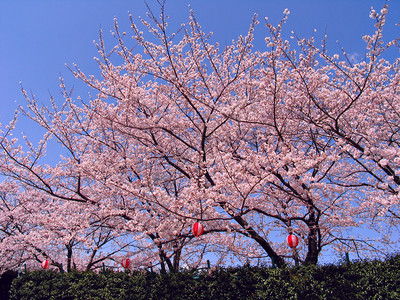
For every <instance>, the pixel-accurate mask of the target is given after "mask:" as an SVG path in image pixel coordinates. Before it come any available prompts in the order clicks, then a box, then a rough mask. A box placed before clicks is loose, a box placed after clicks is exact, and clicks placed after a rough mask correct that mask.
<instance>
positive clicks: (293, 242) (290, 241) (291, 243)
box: [286, 234, 299, 248]
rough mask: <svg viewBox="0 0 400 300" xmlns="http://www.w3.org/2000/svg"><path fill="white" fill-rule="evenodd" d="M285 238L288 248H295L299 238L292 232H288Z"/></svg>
mask: <svg viewBox="0 0 400 300" xmlns="http://www.w3.org/2000/svg"><path fill="white" fill-rule="evenodd" d="M286 240H287V243H288V245H289V247H290V248H296V247H297V245H298V244H299V238H298V237H297V236H295V235H294V234H289V236H288V237H287V239H286Z"/></svg>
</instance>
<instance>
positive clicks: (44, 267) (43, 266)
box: [42, 259, 50, 270]
mask: <svg viewBox="0 0 400 300" xmlns="http://www.w3.org/2000/svg"><path fill="white" fill-rule="evenodd" d="M49 266H50V263H49V261H48V260H47V259H46V260H44V261H42V269H44V270H46V269H48V268H49Z"/></svg>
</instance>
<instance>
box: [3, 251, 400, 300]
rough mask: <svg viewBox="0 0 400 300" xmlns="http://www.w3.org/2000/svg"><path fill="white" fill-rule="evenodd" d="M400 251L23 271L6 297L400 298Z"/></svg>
mask: <svg viewBox="0 0 400 300" xmlns="http://www.w3.org/2000/svg"><path fill="white" fill-rule="evenodd" d="M399 270H400V256H395V257H392V258H390V259H388V260H386V261H383V262H382V261H364V262H354V263H351V264H350V265H336V266H335V265H329V266H322V267H315V266H308V267H297V268H287V269H271V268H258V267H251V266H243V267H238V268H220V269H217V270H216V271H214V272H213V273H212V274H211V275H210V274H207V272H205V271H204V272H200V273H198V272H197V271H192V272H180V273H174V274H155V273H151V272H145V273H142V272H132V273H126V272H118V273H113V272H110V271H108V272H106V273H105V274H103V273H100V274H95V273H92V272H77V271H74V272H70V273H65V274H61V273H57V272H52V271H34V272H28V273H27V274H24V275H22V276H20V277H19V278H17V279H15V280H14V281H13V284H12V287H11V290H10V299H186V300H187V299H346V300H348V299H400V271H399Z"/></svg>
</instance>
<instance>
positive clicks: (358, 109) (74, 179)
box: [0, 3, 400, 272]
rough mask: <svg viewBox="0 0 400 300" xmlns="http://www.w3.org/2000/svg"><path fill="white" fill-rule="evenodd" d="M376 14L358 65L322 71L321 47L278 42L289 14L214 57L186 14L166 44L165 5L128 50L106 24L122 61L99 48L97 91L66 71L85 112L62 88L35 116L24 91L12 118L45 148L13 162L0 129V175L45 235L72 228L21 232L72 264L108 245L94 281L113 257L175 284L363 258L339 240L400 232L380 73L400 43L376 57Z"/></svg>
mask: <svg viewBox="0 0 400 300" xmlns="http://www.w3.org/2000/svg"><path fill="white" fill-rule="evenodd" d="M149 10H150V9H149ZM386 14H387V6H384V7H383V9H382V11H381V12H380V13H377V12H376V11H373V10H372V12H371V18H372V19H374V20H375V21H376V25H375V27H376V31H375V33H374V34H373V35H372V36H365V37H364V39H365V41H366V43H367V53H366V59H365V60H363V61H361V62H359V63H352V62H351V61H347V60H341V59H340V57H339V56H337V55H332V56H331V55H329V54H328V52H327V51H326V48H325V40H324V41H323V43H322V46H321V47H318V46H316V43H315V41H314V38H310V39H300V38H297V37H295V36H294V38H295V39H294V40H295V41H296V40H297V45H295V46H292V45H291V44H290V42H289V41H287V40H285V39H284V38H283V34H282V30H283V27H284V23H285V21H286V19H287V17H288V15H289V11H288V10H285V12H284V17H283V19H282V21H281V22H280V23H279V24H278V25H277V26H273V25H271V24H269V23H268V22H266V30H267V38H266V39H265V40H266V47H267V50H265V51H256V50H254V49H253V46H252V42H253V39H254V28H255V26H256V25H257V24H258V21H257V18H256V16H255V17H254V18H253V20H252V22H251V24H250V28H249V31H248V33H247V35H246V36H239V38H238V39H237V41H233V42H232V44H231V45H228V46H226V47H224V48H221V47H220V45H219V44H218V43H212V42H211V40H212V37H211V35H210V34H205V33H204V32H203V31H202V30H201V27H200V25H199V23H198V22H197V20H196V18H195V15H194V13H193V12H192V13H191V14H190V18H189V21H188V22H187V23H186V24H183V25H182V26H181V27H179V28H178V30H177V31H176V32H175V33H169V27H168V24H167V20H168V18H167V16H166V15H165V9H164V3H161V15H160V17H159V18H158V17H156V16H155V14H153V12H152V11H151V10H150V13H149V18H148V19H141V20H140V21H141V23H142V25H141V26H139V25H138V24H137V23H136V22H135V21H134V19H133V17H132V16H130V18H131V29H132V35H133V36H132V39H131V40H129V41H127V39H126V37H125V36H126V33H125V32H121V31H120V29H119V26H118V23H117V21H115V28H114V32H113V35H114V37H115V38H116V40H117V45H116V46H115V47H114V48H113V49H112V50H111V51H107V50H106V46H105V43H104V40H103V38H102V34H101V35H100V41H99V43H98V45H97V47H98V51H99V58H98V59H97V62H98V65H99V68H100V71H101V77H99V78H96V77H95V76H90V75H86V74H85V73H84V72H83V71H81V70H80V69H79V68H78V67H77V66H75V67H74V68H73V69H71V70H72V72H73V73H74V74H75V76H76V77H77V78H79V79H80V80H82V81H83V82H84V83H85V84H87V86H89V87H90V88H91V89H93V90H95V91H96V96H95V97H93V99H90V100H87V101H85V100H81V99H80V98H79V99H77V100H73V99H72V96H71V94H70V93H69V92H68V91H67V89H66V87H65V85H64V82H63V81H62V80H61V88H62V93H63V96H64V102H63V104H62V105H61V106H60V107H58V106H57V105H56V102H55V101H52V102H51V105H50V106H49V107H46V106H44V107H40V106H39V105H38V104H37V102H36V100H35V99H34V97H30V96H29V95H28V94H27V93H26V92H25V91H23V92H24V93H25V96H26V99H27V106H26V107H25V108H22V112H23V113H24V114H25V115H26V116H28V117H30V118H31V119H32V120H33V121H35V122H36V123H37V124H39V125H40V126H41V127H42V128H44V129H45V131H46V134H45V135H44V138H43V140H42V141H41V142H40V143H39V144H38V146H36V147H34V146H33V145H32V144H31V143H30V142H29V141H28V140H27V143H26V145H25V146H24V147H25V148H27V149H28V150H24V147H23V146H21V145H20V144H19V141H18V140H17V139H15V138H12V132H13V128H14V126H15V123H16V120H14V121H13V122H11V123H10V125H9V126H8V127H6V128H4V130H3V132H2V137H1V142H0V146H1V150H2V152H1V156H0V159H1V167H0V170H1V174H2V175H3V176H6V177H8V178H12V179H13V184H16V182H18V184H20V185H21V186H22V188H23V189H24V188H25V189H26V190H29V191H31V193H35V192H36V193H38V194H40V195H41V196H40V197H39V198H40V201H42V202H43V204H42V205H43V207H46V206H47V205H50V206H51V210H50V209H48V211H49V212H50V211H54V213H55V214H56V215H59V216H63V217H64V218H65V216H68V217H69V218H71V220H72V221H71V222H66V221H65V220H63V218H56V217H55V216H52V218H53V217H54V218H56V219H55V220H58V221H57V222H60V223H56V222H55V223H53V224H52V226H53V225H54V226H56V224H61V223H62V224H67V225H68V226H67V225H63V226H62V230H61V232H62V234H65V233H66V232H68V231H70V230H72V228H71V226H72V227H73V232H74V235H73V237H72V236H71V237H70V236H68V241H67V237H65V235H62V234H61V233H59V232H58V231H57V229H56V228H50V227H51V226H50V227H49V226H47V224H45V223H44V220H45V217H44V216H43V212H44V211H45V210H46V209H45V208H43V209H40V214H41V218H40V219H39V218H38V219H37V223H36V224H34V222H33V221H30V224H31V223H32V226H38V227H39V228H40V229H41V230H49V231H50V232H51V234H52V235H54V234H56V235H58V238H59V239H61V240H63V241H64V242H67V243H64V244H63V245H69V244H68V243H69V242H71V243H72V244H71V251H72V248H73V247H75V245H85V247H86V248H85V249H91V250H90V251H91V255H92V256H93V255H95V254H96V253H97V249H98V248H96V247H99V246H100V245H104V244H107V243H108V242H109V241H113V242H115V244H116V245H118V247H117V248H116V250H115V251H114V250H113V251H110V253H111V254H110V253H109V254H106V255H104V256H101V257H100V258H96V259H95V258H94V256H93V257H92V256H90V257H91V258H90V259H89V262H88V260H86V266H87V268H89V269H90V268H91V267H92V266H94V265H95V264H97V263H98V262H100V261H102V260H104V259H106V258H112V257H115V259H114V260H115V261H118V259H120V258H121V257H123V256H124V255H127V254H126V253H125V252H124V251H128V252H129V251H130V252H129V255H130V256H133V257H135V263H134V264H135V265H136V266H143V265H144V264H147V266H155V265H158V266H159V267H160V269H161V271H166V270H167V269H168V270H169V271H171V272H175V271H178V270H179V268H180V266H181V265H182V264H185V265H192V266H199V265H200V264H201V263H202V262H203V261H204V259H205V255H206V254H207V253H210V252H211V253H220V254H221V253H222V254H221V255H220V257H219V259H220V261H221V262H223V261H224V260H225V259H226V257H227V256H226V255H225V254H223V253H226V254H232V255H234V256H235V257H237V258H238V259H240V260H246V259H251V258H262V257H265V256H268V257H269V258H271V259H272V260H273V262H274V263H275V264H276V265H277V266H279V267H281V266H284V265H285V264H286V262H287V259H289V258H292V259H294V260H295V261H296V262H297V263H298V262H301V263H304V264H316V263H317V262H318V258H319V255H320V253H321V251H322V249H323V248H324V247H326V246H328V245H331V246H334V247H337V249H343V246H345V247H346V251H349V249H350V250H357V251H361V250H371V247H370V246H371V245H372V244H371V243H370V242H366V241H365V240H363V239H362V238H360V239H356V238H355V237H353V236H350V235H349V234H348V233H347V229H349V228H355V227H359V226H362V222H367V223H368V222H369V223H368V224H369V225H370V226H371V228H373V229H379V228H378V227H377V225H385V226H386V225H387V224H392V223H393V224H395V221H396V220H398V216H399V212H398V198H397V194H398V185H399V183H400V179H399V178H398V176H399V175H398V171H397V168H398V166H397V160H398V158H397V157H398V149H397V148H398V144H397V134H398V125H397V124H398V121H399V120H398V113H397V111H398V107H397V106H398V104H397V103H398V102H399V88H398V82H399V75H398V74H399V72H398V71H399V61H398V60H397V61H395V62H394V63H390V62H389V61H386V60H384V59H383V58H381V57H382V55H383V53H384V50H385V49H387V48H389V47H395V46H396V45H398V40H395V41H391V42H389V43H386V44H385V43H384V42H383V36H382V28H383V25H384V23H385V16H386ZM142 27H144V28H145V30H147V31H148V33H149V34H150V36H149V37H147V36H146V35H145V34H144V33H143V32H142V31H141V28H142ZM114 60H115V61H117V64H115V63H113V61H114ZM52 141H55V142H56V143H58V145H60V146H62V148H63V153H65V155H64V156H63V157H61V160H60V162H59V163H58V164H57V165H56V166H50V165H47V164H45V163H44V162H43V161H44V158H45V157H46V147H47V143H48V142H52ZM31 199H32V197H31V198H27V199H26V200H25V201H28V202H30V201H32V203H39V202H40V201H39V200H37V199H36V200H35V201H39V202H35V201H33V200H31ZM6 202H7V201H4V203H6ZM70 205H71V207H73V209H72V208H71V207H70ZM4 209H5V210H7V209H8V208H7V206H5V208H4ZM27 218H29V217H28V216H27ZM81 219H83V220H84V222H79V221H77V220H81ZM30 220H33V219H30ZM73 220H75V221H73ZM196 221H199V222H202V223H203V224H204V226H205V232H204V236H202V237H200V238H195V237H194V236H193V234H192V233H191V232H190V228H191V225H192V224H193V223H194V222H196ZM2 224H5V225H4V231H7V230H10V229H9V227H7V226H8V225H7V224H8V223H7V222H5V223H2ZM46 226H47V227H46ZM80 226H82V227H83V231H82V232H81V231H80V230H81V229H80ZM56 227H57V226H56ZM31 232H34V230H33V229H31V228H28V229H26V230H25V231H24V234H27V235H28V234H31ZM276 232H279V233H280V234H281V237H282V238H281V241H282V242H276V241H274V240H273V235H274V234H276ZM108 233H109V234H110V235H108ZM290 233H293V234H296V235H298V236H299V237H300V240H301V244H300V247H299V249H298V250H292V249H289V248H288V247H287V246H284V245H283V243H284V240H285V237H286V235H288V234H290ZM103 234H105V236H104V235H103ZM124 238H127V239H128V240H126V241H125V242H123V241H124ZM380 238H382V237H380ZM75 243H76V244H75ZM59 245H62V244H59ZM35 247H37V245H35ZM66 247H67V246H66ZM79 247H81V246H79ZM374 247H375V245H374ZM66 249H67V251H69V248H68V247H67V248H66ZM21 251H22V249H21ZM64 251H65V249H64ZM90 251H89V252H90ZM52 252H55V253H56V252H57V253H61V252H62V251H61V250H52ZM78 253H79V251H78ZM195 254H196V255H195ZM83 257H84V256H83ZM54 261H55V260H54ZM67 264H68V265H69V266H70V265H71V264H70V261H68V263H67Z"/></svg>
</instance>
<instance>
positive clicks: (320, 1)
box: [0, 0, 400, 124]
mask: <svg viewBox="0 0 400 300" xmlns="http://www.w3.org/2000/svg"><path fill="white" fill-rule="evenodd" d="M148 3H149V5H150V6H151V7H153V8H154V10H157V4H156V1H155V0H148ZM189 3H190V4H191V6H192V8H193V9H194V11H195V14H196V16H197V18H198V20H199V21H200V23H201V24H202V27H203V29H204V30H205V31H213V32H214V38H215V40H217V41H219V42H220V43H221V44H224V43H229V42H230V41H231V40H232V39H233V38H236V37H237V36H238V35H239V34H245V33H246V32H247V29H248V25H249V23H250V20H251V17H252V15H253V13H255V12H257V13H258V15H259V18H260V20H261V21H262V20H263V18H264V16H268V17H269V20H270V21H272V22H273V23H275V24H276V23H277V22H278V21H279V20H280V18H281V17H282V12H283V10H284V9H285V8H288V9H289V10H290V11H291V14H290V16H289V20H288V22H287V26H286V32H288V33H289V32H290V31H291V30H294V31H295V32H296V33H297V34H298V35H299V36H300V37H306V36H307V37H308V36H310V35H311V34H312V31H313V29H314V28H315V29H317V30H318V31H317V34H318V33H319V34H320V35H319V36H321V35H322V34H323V33H324V31H325V27H326V28H327V33H328V42H329V48H330V49H331V51H332V52H339V47H338V46H337V44H336V41H337V40H338V41H339V42H340V44H341V45H342V46H343V47H344V48H345V49H346V51H347V52H348V53H351V54H360V53H363V47H364V43H363V41H362V39H361V36H362V35H364V34H366V33H371V32H372V30H373V22H372V20H371V19H369V17H368V15H369V8H370V7H371V5H374V7H375V8H376V9H377V10H380V9H381V7H382V5H383V4H384V3H385V1H384V0H334V1H332V0H302V1H299V0H279V1H278V0H197V1H195V0H193V1H189V0H168V1H167V13H168V15H170V18H171V19H170V23H171V24H173V23H176V24H180V23H182V22H183V21H185V20H186V19H187V16H188V13H189V9H188V4H189ZM128 11H130V12H131V13H132V14H133V16H134V17H137V16H144V15H145V12H146V7H145V4H144V1H143V0H86V1H85V0H68V1H62V0H35V1H32V0H25V1H24V0H2V1H0V70H1V72H0V91H1V94H0V103H1V110H0V122H1V123H3V124H4V123H7V122H8V121H9V120H10V118H12V116H13V112H14V109H15V108H16V106H17V104H16V103H18V104H23V103H24V99H23V97H22V95H21V93H20V85H19V82H20V81H21V82H22V84H23V86H24V88H25V89H27V90H29V91H32V92H33V93H34V94H35V95H36V96H37V97H38V99H39V100H40V101H42V102H43V103H47V101H48V98H49V95H50V94H51V95H53V96H55V97H58V98H60V97H59V92H58V86H59V82H58V77H59V74H61V75H62V76H63V77H65V78H66V83H67V86H70V87H71V86H72V85H75V86H79V83H78V82H77V81H76V80H75V79H74V78H73V77H72V76H71V74H70V72H69V71H68V70H67V68H66V67H65V64H68V65H72V63H73V62H76V63H77V64H78V66H79V67H80V68H82V69H83V70H84V71H86V72H87V73H95V72H96V70H97V66H96V64H95V62H94V61H93V59H92V58H93V57H94V56H96V55H97V53H96V49H95V47H94V45H93V40H97V38H98V30H99V28H100V27H101V28H102V29H103V30H104V32H105V36H106V37H107V40H108V46H109V47H111V46H113V41H112V40H111V38H108V37H109V30H111V29H113V18H114V17H117V18H118V20H119V22H120V23H121V30H122V31H129V24H128ZM399 22H400V1H397V0H392V1H390V2H389V15H388V20H387V26H386V32H385V34H386V35H387V37H388V38H390V37H391V38H393V37H396V36H400V27H399V26H394V24H395V23H399ZM264 32H265V29H264V26H263V24H262V22H261V24H260V25H259V26H258V29H257V33H258V39H257V41H256V48H258V49H261V48H262V47H264V42H263V38H262V36H261V35H262V34H263V33H264ZM398 54H399V53H394V54H392V55H393V56H396V55H397V56H398ZM77 91H78V93H79V94H81V96H82V97H85V96H86V95H87V91H84V90H82V91H81V90H79V89H78V90H77ZM78 93H77V94H75V96H77V95H78ZM60 100H61V99H60Z"/></svg>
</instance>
